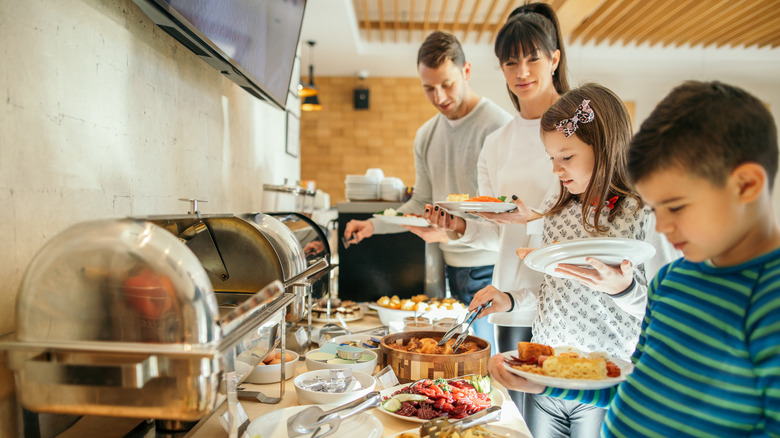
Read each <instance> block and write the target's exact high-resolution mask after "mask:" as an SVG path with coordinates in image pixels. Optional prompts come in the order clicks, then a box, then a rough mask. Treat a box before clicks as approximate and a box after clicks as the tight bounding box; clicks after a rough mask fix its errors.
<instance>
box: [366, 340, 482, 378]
mask: <svg viewBox="0 0 780 438" xmlns="http://www.w3.org/2000/svg"><path fill="white" fill-rule="evenodd" d="M443 334H444V333H443V332H440V331H439V332H435V331H411V332H401V333H395V334H391V335H387V336H385V337H384V338H382V343H381V344H379V361H380V364H381V366H382V368H384V367H386V366H387V365H390V366H391V367H393V371H394V372H395V375H396V376H397V377H398V381H399V382H401V383H409V382H414V381H416V380H420V379H437V378H439V377H442V378H444V379H451V378H453V377H460V376H466V375H469V374H479V375H482V376H484V375H486V374H487V365H488V359H490V343H488V341H486V340H484V339H482V338H478V337H476V336H468V337H467V338H466V340H465V341H464V342H469V341H470V342H475V343H476V344H477V346H478V347H479V350H477V351H473V352H471V353H462V354H446V355H445V354H421V353H412V352H409V351H401V350H396V349H395V348H392V347H391V345H396V343H397V342H398V340H399V339H400V340H401V341H403V344H404V345H406V344H407V343H408V342H409V339H411V338H432V339H436V340H439V339H441V337H442V335H443Z"/></svg>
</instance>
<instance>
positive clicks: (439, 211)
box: [422, 204, 466, 242]
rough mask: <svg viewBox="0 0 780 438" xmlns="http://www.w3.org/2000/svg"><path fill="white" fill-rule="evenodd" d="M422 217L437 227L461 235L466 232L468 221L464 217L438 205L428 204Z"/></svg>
mask: <svg viewBox="0 0 780 438" xmlns="http://www.w3.org/2000/svg"><path fill="white" fill-rule="evenodd" d="M422 217H423V219H425V220H426V221H428V223H429V224H431V226H433V227H435V228H441V229H443V230H450V231H455V232H457V233H460V234H461V235H463V234H464V233H465V232H466V221H465V220H464V219H463V218H461V217H458V216H455V215H453V214H450V213H449V212H448V211H447V210H445V209H443V208H441V207H439V206H438V205H436V206H434V205H431V204H426V205H425V211H424V212H423V216H422ZM445 242H446V240H445Z"/></svg>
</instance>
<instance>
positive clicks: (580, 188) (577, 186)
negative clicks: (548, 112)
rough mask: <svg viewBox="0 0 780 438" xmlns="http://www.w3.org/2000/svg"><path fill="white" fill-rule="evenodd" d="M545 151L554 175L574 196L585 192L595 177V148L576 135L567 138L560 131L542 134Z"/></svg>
mask: <svg viewBox="0 0 780 438" xmlns="http://www.w3.org/2000/svg"><path fill="white" fill-rule="evenodd" d="M542 142H544V149H545V150H546V151H547V155H549V156H550V160H551V161H552V165H553V173H554V174H555V175H556V176H557V177H558V179H559V180H561V183H562V184H563V186H564V187H565V188H566V190H568V191H569V193H571V194H573V195H579V194H582V193H584V192H585V190H586V189H587V188H588V184H590V179H591V177H592V176H593V166H594V164H595V163H596V155H595V154H594V153H593V146H591V145H589V144H587V143H585V142H584V141H582V140H580V138H579V137H577V134H574V135H572V136H570V137H568V138H566V137H565V136H564V135H563V134H561V133H560V132H558V131H552V132H542Z"/></svg>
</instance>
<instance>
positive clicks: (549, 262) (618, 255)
mask: <svg viewBox="0 0 780 438" xmlns="http://www.w3.org/2000/svg"><path fill="white" fill-rule="evenodd" d="M654 255H655V247H654V246H653V245H651V244H649V243H647V242H644V241H642V240H636V239H622V238H611V237H604V238H592V239H575V240H567V241H565V242H557V243H553V244H552V245H548V246H545V247H542V248H536V249H534V250H533V251H531V252H528V253H527V254H526V256H525V257H524V258H523V262H524V263H525V264H526V266H528V267H529V268H531V269H533V270H535V271H539V272H544V273H545V274H548V275H552V276H554V277H561V276H562V274H560V273H557V272H555V268H557V267H558V265H559V264H561V263H567V264H573V265H580V266H582V267H585V268H590V267H591V266H590V265H589V264H588V263H587V262H585V259H586V258H588V257H592V258H594V259H597V260H600V261H602V262H603V263H606V264H607V265H611V266H619V265H620V263H621V262H622V261H623V260H626V259H627V260H630V261H631V263H633V264H634V265H635V266H636V265H638V264H640V263H644V262H645V261H647V260H648V259H649V258H650V257H652V256H654Z"/></svg>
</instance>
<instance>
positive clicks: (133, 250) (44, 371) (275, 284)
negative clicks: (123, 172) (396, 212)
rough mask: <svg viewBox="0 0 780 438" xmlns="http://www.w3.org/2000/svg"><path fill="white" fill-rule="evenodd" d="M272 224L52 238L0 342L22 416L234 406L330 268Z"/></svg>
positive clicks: (82, 232)
mask: <svg viewBox="0 0 780 438" xmlns="http://www.w3.org/2000/svg"><path fill="white" fill-rule="evenodd" d="M281 219H282V220H279V219H276V218H274V217H271V216H268V215H263V214H260V213H257V214H247V215H242V216H241V217H238V216H233V215H209V216H204V215H200V214H198V213H195V214H188V215H181V216H171V217H163V216H158V217H148V218H134V219H133V218H129V219H106V220H98V221H90V222H84V223H80V224H77V225H74V226H72V227H70V228H68V229H67V230H65V231H63V232H62V233H61V234H59V235H57V236H55V237H54V238H53V239H51V240H50V241H49V242H48V243H47V244H46V245H45V246H44V247H43V248H42V249H41V250H40V251H39V252H38V254H37V255H36V256H35V257H34V259H33V261H32V262H31V263H30V265H29V267H28V269H27V271H26V273H25V276H24V278H23V281H22V285H21V287H20V291H19V296H18V299H17V315H16V316H17V331H16V332H15V333H13V334H11V335H7V336H5V337H4V338H0V349H5V350H8V364H9V368H11V369H12V370H13V371H14V372H15V373H16V386H17V394H18V399H19V402H20V403H21V404H22V406H24V407H25V408H26V409H28V410H30V411H34V412H53V413H66V414H78V415H109V416H121V417H137V418H155V419H166V420H182V421H195V420H199V419H202V418H204V417H206V416H207V415H208V414H209V413H211V412H213V411H214V409H215V408H216V407H217V406H219V405H220V404H221V403H222V402H224V401H225V400H226V399H227V400H228V401H233V402H235V400H236V388H237V386H238V384H240V383H241V381H243V379H244V377H246V375H248V374H249V373H250V372H251V371H252V369H253V368H254V366H255V365H257V363H259V362H260V361H261V360H262V358H263V357H264V356H265V355H266V354H267V353H268V352H270V351H271V350H272V349H273V348H274V347H275V345H277V343H278V342H279V341H280V340H281V347H282V349H284V348H285V343H284V338H285V325H286V324H285V323H284V322H285V320H287V321H297V320H300V319H301V318H303V317H304V316H305V315H306V313H307V306H306V305H305V304H304V303H306V302H307V301H308V302H310V298H309V297H310V294H311V290H312V288H313V283H316V282H317V278H318V277H320V276H322V275H323V273H324V272H327V271H328V270H329V267H330V261H329V250H328V249H327V240H324V241H323V243H324V244H325V251H324V252H320V253H319V254H318V255H319V257H308V256H307V251H308V250H307V249H305V248H304V247H303V246H305V245H303V246H302V241H301V240H300V237H299V236H296V234H295V231H294V229H293V228H290V227H288V226H287V225H285V222H283V220H284V218H281ZM294 222H295V221H294V220H293V222H292V223H294ZM315 240H317V239H315ZM315 246H316V245H315ZM312 254H314V252H311V253H310V255H312ZM324 284H325V286H324V287H327V282H324ZM307 295H308V297H307ZM284 368H285V367H281V373H282V375H281V376H280V377H281V378H282V380H281V382H280V397H281V396H282V395H283V394H284V385H283V382H284ZM278 399H279V398H277V399H276V400H277V401H278ZM228 405H229V408H228V410H229V411H230V412H231V414H233V415H232V418H237V416H236V411H235V409H236V406H235V403H229V404H228ZM237 426H238V425H237V424H231V426H230V427H231V436H235V435H236V432H237Z"/></svg>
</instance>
